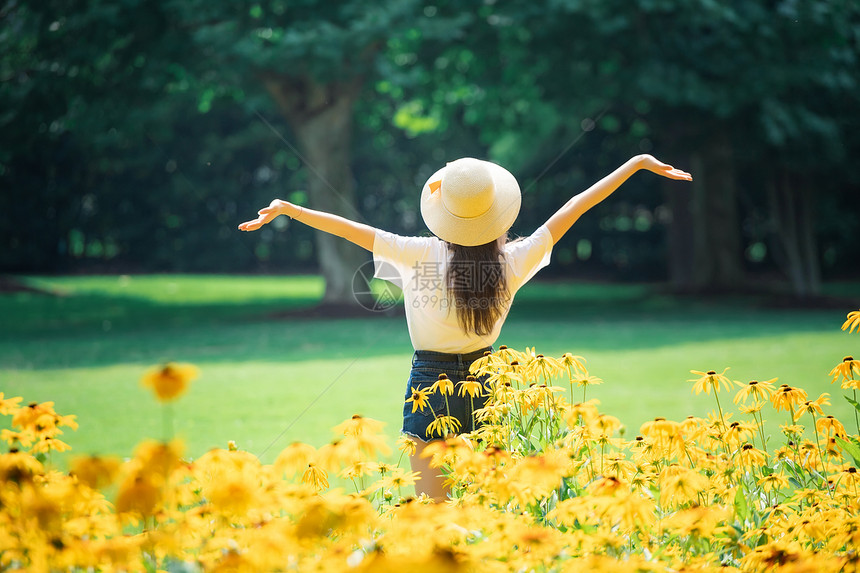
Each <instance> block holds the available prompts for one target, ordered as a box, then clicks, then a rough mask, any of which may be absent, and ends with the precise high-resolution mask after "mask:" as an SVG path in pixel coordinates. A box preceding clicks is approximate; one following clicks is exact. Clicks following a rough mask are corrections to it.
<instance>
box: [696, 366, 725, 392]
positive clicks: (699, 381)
mask: <svg viewBox="0 0 860 573" xmlns="http://www.w3.org/2000/svg"><path fill="white" fill-rule="evenodd" d="M726 370H728V368H726V369H725V370H723V371H722V372H720V373H719V374H717V373H716V372H715V371H714V370H708V371H707V372H699V371H698V370H690V373H692V374H696V375H698V376H699V378H694V379H692V380H688V382H695V384H693V391H694V392H695V393H696V394H699V393H701V392H704V393H705V394H710V393H711V388H713V389H714V390H715V391H717V392H719V391H720V385H721V384H722V385H723V386H725V387H726V390H731V389H732V381H731V380H729V379H728V378H727V377H726V376H725V374H726Z"/></svg>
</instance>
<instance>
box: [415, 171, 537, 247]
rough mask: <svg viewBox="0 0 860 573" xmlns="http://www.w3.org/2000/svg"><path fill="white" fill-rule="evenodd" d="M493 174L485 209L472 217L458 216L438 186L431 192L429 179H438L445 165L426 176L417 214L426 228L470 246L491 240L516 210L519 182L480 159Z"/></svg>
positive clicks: (505, 229)
mask: <svg viewBox="0 0 860 573" xmlns="http://www.w3.org/2000/svg"><path fill="white" fill-rule="evenodd" d="M482 163H484V164H485V165H486V167H487V168H488V169H489V171H490V174H491V175H492V177H493V185H494V187H495V193H494V198H493V203H492V205H491V206H490V208H489V209H487V210H486V211H485V212H484V213H482V214H480V215H478V216H476V217H469V218H464V217H458V216H457V215H454V214H452V213H451V212H450V211H448V210H447V209H446V208H445V205H444V204H443V203H442V190H441V189H440V190H438V191H436V192H431V190H430V183H432V182H434V181H439V180H441V179H442V176H443V175H444V173H445V167H443V168H442V169H440V170H438V171H437V172H436V173H434V174H433V175H431V176H430V178H429V179H428V180H427V182H426V183H424V188H423V189H422V190H421V216H422V217H423V218H424V223H425V224H426V225H427V228H428V229H430V231H431V232H432V233H433V234H434V235H436V236H437V237H439V238H440V239H442V240H443V241H447V242H449V243H454V244H456V245H463V246H464V247H474V246H477V245H484V244H486V243H489V242H491V241H495V240H496V239H498V238H499V237H501V236H502V235H504V234H505V233H507V232H508V229H510V228H511V226H512V225H513V224H514V221H516V219H517V215H518V214H519V212H520V204H521V203H522V195H521V193H520V186H519V184H518V183H517V179H516V177H514V176H513V175H512V174H511V173H510V172H509V171H508V170H507V169H505V168H504V167H501V166H499V165H496V164H495V163H491V162H489V161H482Z"/></svg>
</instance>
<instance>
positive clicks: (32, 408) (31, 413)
mask: <svg viewBox="0 0 860 573" xmlns="http://www.w3.org/2000/svg"><path fill="white" fill-rule="evenodd" d="M55 417H57V413H56V412H55V411H54V403H53V402H42V403H41V404H38V403H36V402H30V403H29V404H27V405H26V406H24V407H23V408H18V410H17V411H16V412H15V413H14V414H13V416H12V427H14V428H19V429H30V430H33V429H35V426H36V424H37V423H38V422H39V420H53V419H54V418H55Z"/></svg>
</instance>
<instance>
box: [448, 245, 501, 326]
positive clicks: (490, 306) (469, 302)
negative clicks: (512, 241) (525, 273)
mask: <svg viewBox="0 0 860 573" xmlns="http://www.w3.org/2000/svg"><path fill="white" fill-rule="evenodd" d="M506 240H507V237H503V238H501V239H497V240H495V241H492V242H489V243H486V244H484V245H478V246H476V247H464V246H463V245H457V244H454V243H447V245H448V251H449V252H450V253H451V259H450V261H449V263H448V269H447V271H446V272H445V287H446V288H447V290H448V294H449V300H451V299H453V301H452V302H453V305H454V308H455V309H456V311H457V322H459V323H460V327H461V328H462V329H463V330H464V331H465V332H469V333H474V334H477V335H478V336H486V335H487V334H489V333H490V332H492V330H493V327H494V326H495V325H496V322H497V321H498V320H499V318H500V317H501V316H502V313H503V312H504V309H505V307H506V305H507V302H508V301H509V300H510V293H509V292H508V285H507V280H506V279H505V266H504V259H503V257H504V255H503V254H502V249H501V245H504V244H505V241H506Z"/></svg>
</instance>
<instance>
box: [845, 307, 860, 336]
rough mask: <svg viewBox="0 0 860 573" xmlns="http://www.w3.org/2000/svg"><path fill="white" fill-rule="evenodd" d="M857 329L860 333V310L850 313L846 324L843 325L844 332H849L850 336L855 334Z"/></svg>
mask: <svg viewBox="0 0 860 573" xmlns="http://www.w3.org/2000/svg"><path fill="white" fill-rule="evenodd" d="M855 328H856V329H857V332H858V333H860V310H853V311H851V312H849V313H848V316H847V317H846V320H845V322H844V323H843V324H842V330H847V331H848V333H849V334H850V333H852V332H854V329H855Z"/></svg>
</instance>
